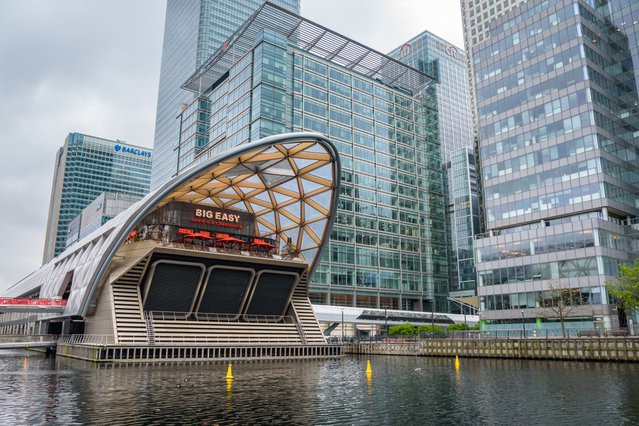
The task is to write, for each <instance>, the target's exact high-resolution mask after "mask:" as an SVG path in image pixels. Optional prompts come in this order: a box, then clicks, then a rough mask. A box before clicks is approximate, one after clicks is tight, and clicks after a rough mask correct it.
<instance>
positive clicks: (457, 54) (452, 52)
mask: <svg viewBox="0 0 639 426" xmlns="http://www.w3.org/2000/svg"><path fill="white" fill-rule="evenodd" d="M437 48H438V49H439V50H441V51H442V52H444V53H446V54H447V55H448V56H450V57H451V58H455V59H457V60H458V61H464V60H466V57H465V55H464V52H463V51H462V50H461V49H460V48H458V47H456V46H453V45H452V44H451V45H446V44H443V43H440V42H437Z"/></svg>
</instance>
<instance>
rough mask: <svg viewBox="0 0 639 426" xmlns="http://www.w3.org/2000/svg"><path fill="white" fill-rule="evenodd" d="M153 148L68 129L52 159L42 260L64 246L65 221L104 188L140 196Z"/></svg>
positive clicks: (143, 192)
mask: <svg viewBox="0 0 639 426" xmlns="http://www.w3.org/2000/svg"><path fill="white" fill-rule="evenodd" d="M152 153H153V151H152V150H151V149H148V148H142V147H139V146H135V145H131V144H128V143H126V142H122V141H112V140H109V139H103V138H98V137H95V136H89V135H84V134H82V133H69V135H68V136H67V138H66V140H65V142H64V146H63V147H61V148H60V149H59V150H58V153H57V155H56V161H55V169H54V176H53V186H52V189H51V201H50V203H49V216H48V219H47V233H46V237H45V245H44V255H43V263H46V262H48V261H49V260H51V259H52V258H53V257H55V256H57V255H58V254H60V253H62V252H63V251H64V249H65V248H66V239H67V231H68V226H69V223H70V222H71V221H72V220H73V218H75V217H76V216H77V215H78V214H79V213H80V212H82V210H83V209H84V208H85V207H86V206H88V205H89V204H90V203H91V202H92V201H93V200H95V199H96V198H97V197H98V196H99V195H100V194H101V193H103V192H105V191H110V192H117V193H120V194H127V195H131V196H135V197H138V198H142V197H143V196H144V195H146V194H147V193H148V192H149V183H150V179H151V159H152V158H153V157H152V155H153V154H152Z"/></svg>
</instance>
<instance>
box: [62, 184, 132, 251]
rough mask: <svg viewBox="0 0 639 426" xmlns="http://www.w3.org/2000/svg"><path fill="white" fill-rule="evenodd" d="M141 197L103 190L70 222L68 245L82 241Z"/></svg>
mask: <svg viewBox="0 0 639 426" xmlns="http://www.w3.org/2000/svg"><path fill="white" fill-rule="evenodd" d="M140 199H141V197H139V196H136V195H129V194H122V193H119V192H103V193H102V194H100V195H98V197H97V198H96V199H95V200H93V201H92V202H91V203H90V204H89V205H88V206H86V207H85V208H84V210H82V212H80V214H78V215H77V216H76V217H74V218H73V219H72V220H71V222H69V227H68V230H67V243H66V246H67V247H69V246H70V245H71V244H73V243H75V242H78V241H80V240H81V239H82V238H84V237H86V236H87V235H89V234H90V233H91V232H93V231H95V230H96V229H98V228H99V227H100V226H102V225H104V224H105V223H107V222H108V221H110V220H111V219H113V218H114V217H115V216H116V215H118V214H120V213H122V212H123V211H124V210H126V209H128V208H129V207H131V205H133V203H135V202H136V201H139V200H140Z"/></svg>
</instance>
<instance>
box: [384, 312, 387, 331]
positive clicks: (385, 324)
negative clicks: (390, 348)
mask: <svg viewBox="0 0 639 426" xmlns="http://www.w3.org/2000/svg"><path fill="white" fill-rule="evenodd" d="M384 334H388V312H387V311H386V307H385V306H384Z"/></svg>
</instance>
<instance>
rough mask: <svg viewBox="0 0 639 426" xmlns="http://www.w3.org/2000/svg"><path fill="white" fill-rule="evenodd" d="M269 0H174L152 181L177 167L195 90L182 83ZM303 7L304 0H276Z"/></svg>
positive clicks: (163, 178)
mask: <svg viewBox="0 0 639 426" xmlns="http://www.w3.org/2000/svg"><path fill="white" fill-rule="evenodd" d="M263 2H264V0H236V1H222V0H168V1H167V6H166V18H165V23H164V43H163V47H162V64H161V68H160V85H159V90H158V105H157V113H156V119H155V140H154V144H153V148H154V152H155V157H154V161H153V171H152V177H151V187H152V188H156V187H158V186H159V185H160V184H162V183H163V182H165V181H166V180H168V179H169V178H170V177H171V176H174V175H175V174H176V173H177V151H176V150H177V147H178V145H179V142H178V138H179V135H180V129H179V119H177V117H178V116H179V115H180V113H181V112H182V108H183V105H189V104H190V103H191V102H193V94H192V93H191V92H189V91H186V90H183V89H182V88H181V87H180V86H181V85H182V83H184V81H185V80H186V79H187V78H188V77H189V76H190V75H191V74H193V72H194V71H195V70H196V69H197V68H198V67H200V66H201V65H202V64H203V63H204V62H205V61H206V60H207V59H208V58H209V57H210V56H211V55H212V54H214V53H215V51H216V50H217V49H218V48H220V47H221V46H222V45H223V44H224V43H225V42H226V41H227V39H228V38H229V37H231V35H232V34H233V33H234V32H235V31H236V30H237V29H238V27H239V26H240V25H241V24H242V22H244V21H245V20H246V19H247V18H248V17H249V16H250V15H251V14H252V13H253V12H255V10H256V9H257V8H258V7H259V6H260V5H261V4H262V3H263ZM273 2H274V3H276V4H279V5H281V6H282V7H284V8H287V9H289V10H291V11H293V12H296V13H299V10H300V0H273Z"/></svg>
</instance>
